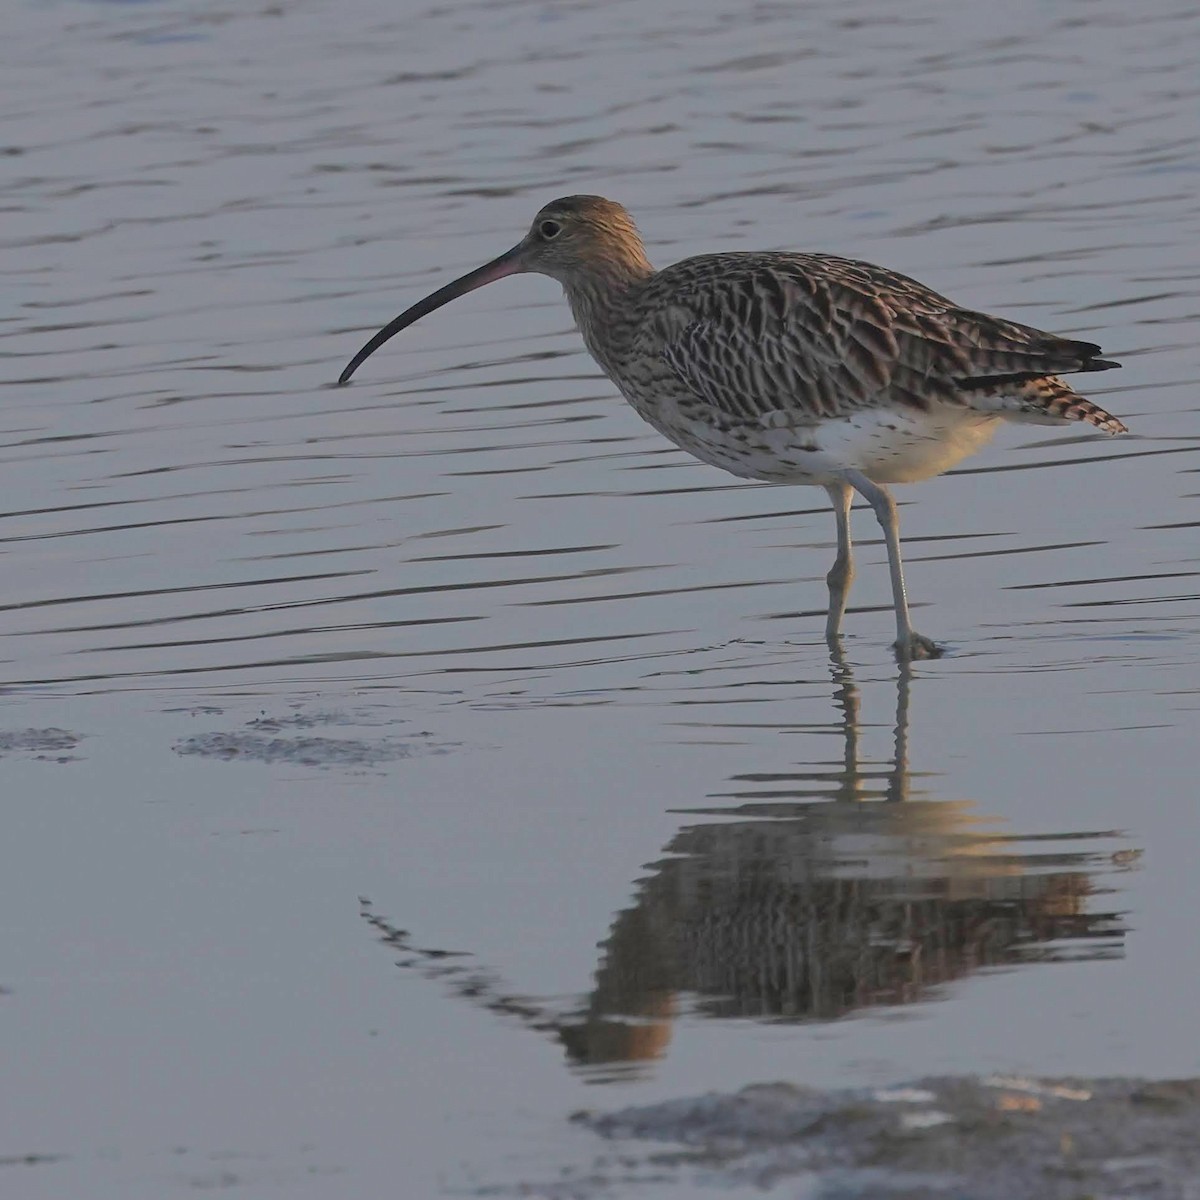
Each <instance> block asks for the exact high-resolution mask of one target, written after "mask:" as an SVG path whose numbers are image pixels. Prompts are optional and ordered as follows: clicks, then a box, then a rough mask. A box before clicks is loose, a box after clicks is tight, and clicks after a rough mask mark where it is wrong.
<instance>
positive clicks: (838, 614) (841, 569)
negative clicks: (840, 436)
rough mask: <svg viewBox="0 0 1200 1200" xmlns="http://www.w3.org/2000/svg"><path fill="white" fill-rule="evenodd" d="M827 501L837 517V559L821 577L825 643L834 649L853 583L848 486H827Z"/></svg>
mask: <svg viewBox="0 0 1200 1200" xmlns="http://www.w3.org/2000/svg"><path fill="white" fill-rule="evenodd" d="M825 490H826V491H827V492H828V493H829V499H830V500H832V501H833V511H834V515H835V516H836V517H837V539H838V548H837V558H835V559H834V560H833V566H832V567H831V568H830V570H829V574H828V575H827V576H826V577H825V580H826V582H827V583H828V584H829V616H828V617H827V618H826V621H825V640H826V641H827V642H828V643H829V645H830V646H831V647H837V640H838V635H839V634H840V633H841V629H842V617H843V616H845V613H846V600H847V599H848V598H849V595H850V584H851V583H853V582H854V555H853V552H852V551H851V548H850V502H851V501H852V500H853V499H854V489H853V488H852V487H851V486H850V485H849V484H848V483H831V484H828V485H826V488H825Z"/></svg>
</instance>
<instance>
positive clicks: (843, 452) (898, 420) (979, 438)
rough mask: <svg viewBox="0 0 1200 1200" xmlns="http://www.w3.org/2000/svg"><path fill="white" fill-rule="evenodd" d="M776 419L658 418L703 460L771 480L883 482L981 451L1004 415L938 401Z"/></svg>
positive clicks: (924, 475)
mask: <svg viewBox="0 0 1200 1200" xmlns="http://www.w3.org/2000/svg"><path fill="white" fill-rule="evenodd" d="M778 416H779V417H780V420H779V422H778V423H777V424H772V421H771V415H768V416H767V418H766V419H765V420H764V421H763V422H761V423H755V424H753V425H750V424H743V425H738V426H735V427H734V428H732V429H730V428H721V427H718V426H716V425H712V424H709V423H707V422H704V421H697V420H682V421H678V422H670V423H669V424H668V423H667V422H665V421H662V422H661V423H660V421H659V420H655V421H653V422H652V423H653V424H654V425H656V426H658V428H659V429H661V430H662V432H663V433H665V434H666V435H667V437H669V438H670V439H671V440H672V441H673V442H675V443H676V444H677V445H679V446H681V447H683V449H685V450H687V451H688V452H689V453H691V454H694V455H695V456H696V457H697V458H699V459H701V460H702V461H703V462H707V463H711V464H712V465H713V466H715V467H721V468H722V469H724V470H726V471H730V472H732V473H733V474H734V475H739V476H741V477H742V478H743V479H760V480H765V481H769V482H771V483H811V484H823V483H828V482H831V481H832V480H834V479H837V478H838V477H839V476H840V473H841V472H843V471H847V470H851V471H861V472H862V473H863V474H864V475H866V476H867V478H868V479H872V480H874V481H875V482H876V483H914V482H916V481H917V480H919V479H929V478H930V477H931V476H934V475H940V474H941V473H942V472H943V471H948V470H949V469H950V468H951V467H953V466H954V465H955V464H956V463H958V462H960V461H961V460H962V459H964V458H966V457H967V455H969V454H974V453H975V452H976V451H977V450H979V449H980V448H981V447H982V446H984V445H985V444H986V443H987V441H988V439H989V438H990V437H991V436H992V434H993V433H995V431H996V426H997V425H998V424H999V422H1000V420H1001V418H1000V417H999V416H997V415H995V414H988V413H978V412H972V411H971V410H970V409H966V408H957V407H950V406H946V405H934V406H932V408H931V409H930V411H929V412H919V411H916V410H900V409H892V408H887V409H867V410H864V411H862V412H858V413H854V414H852V415H850V416H847V417H838V418H835V419H829V420H824V421H821V422H819V423H818V424H815V425H803V426H797V425H792V424H788V423H786V422H785V420H784V419H783V414H778Z"/></svg>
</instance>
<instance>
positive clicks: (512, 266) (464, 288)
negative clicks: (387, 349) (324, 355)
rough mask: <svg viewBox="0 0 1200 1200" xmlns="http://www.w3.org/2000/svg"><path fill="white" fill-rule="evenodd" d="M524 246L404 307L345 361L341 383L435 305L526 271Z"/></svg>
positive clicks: (346, 380) (519, 246) (513, 249)
mask: <svg viewBox="0 0 1200 1200" xmlns="http://www.w3.org/2000/svg"><path fill="white" fill-rule="evenodd" d="M522 249H523V246H522V245H521V244H520V243H518V244H517V245H516V246H514V247H513V248H512V249H511V250H506V251H505V252H504V253H503V254H502V255H500V257H499V258H493V259H492V261H491V262H489V263H484V264H483V266H482V267H476V268H475V270H474V271H468V272H467V274H465V275H463V276H462V277H461V278H459V279H456V280H454V282H453V283H448V284H446V286H445V287H443V288H438V290H437V291H436V292H434V293H433V294H432V295H431V296H426V297H425V299H424V300H418V301H417V303H416V304H414V305H413V306H412V308H407V309H405V310H404V312H402V313H401V314H400V315H399V316H398V317H397V318H396V319H395V320H394V321H389V322H388V323H387V324H386V325H385V326H384V327H383V328H382V329H381V330H380V331H379V332H378V333H377V334H376V335H375V336H374V337H373V338H372V339H371V340H370V341H369V342H368V343H367V344H366V345H365V346H364V347H363V348H362V349H361V350H360V351H359V352H358V353H357V354H356V355H355V356H354V357H353V358H352V359H351V360H350V361H349V362H348V363H347V364H346V369H345V370H344V371H343V372H342V373H341V374H340V375H339V376H338V383H348V382H349V381H350V376H351V375H353V374H354V372H355V371H357V370H358V368H359V367H360V366H362V364H363V362H364V361H366V359H368V358H370V357H371V355H372V354H374V353H375V351H376V350H378V349H379V347H380V346H382V345H383V343H384V342H386V341H388V339H389V338H393V337H395V336H396V334H398V333H399V332H400V330H402V329H407V328H408V327H409V326H410V325H411V324H412V323H413V322H414V321H419V320H420V319H421V318H422V317H424V316H426V315H427V314H429V313H431V312H433V310H434V309H435V308H441V307H442V305H443V304H449V303H450V301H451V300H457V299H458V297H459V296H464V295H466V293H467V292H473V291H474V290H475V289H476V288H481V287H483V286H484V285H485V284H488V283H494V282H495V281H496V280H497V279H503V278H504V277H505V276H506V275H516V274H518V273H519V272H520V271H522V270H524V266H523V264H522V262H521V250H522Z"/></svg>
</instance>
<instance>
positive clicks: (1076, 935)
mask: <svg viewBox="0 0 1200 1200" xmlns="http://www.w3.org/2000/svg"><path fill="white" fill-rule="evenodd" d="M831 665H832V672H833V681H834V700H835V704H836V706H837V709H838V713H839V719H838V724H839V726H840V731H841V734H842V746H843V755H842V759H841V761H840V762H839V761H836V760H835V761H830V762H828V763H817V764H814V765H811V766H809V767H806V768H804V769H802V770H798V771H796V772H792V773H788V774H786V775H742V776H738V777H735V780H734V783H735V788H736V790H735V791H734V792H733V793H732V796H730V797H729V798H730V799H732V800H734V801H735V803H734V805H733V806H731V807H722V808H703V809H693V810H685V811H688V812H690V813H691V814H692V815H695V816H699V817H702V818H703V819H702V820H700V821H698V822H697V823H695V824H688V825H685V826H683V827H682V828H681V829H680V830H679V833H678V834H677V835H676V837H675V838H674V839H673V840H672V841H671V843H670V844H669V845H668V846H667V847H666V855H667V856H666V857H663V858H662V859H661V860H660V861H658V862H656V863H653V864H652V865H651V866H650V868H649V873H648V874H647V875H646V876H645V877H644V878H643V879H642V880H641V881H640V882H639V883H638V885H637V890H636V894H635V898H634V902H633V904H632V905H631V906H630V907H629V908H627V909H625V910H623V911H622V912H620V913H618V914H617V917H616V919H615V920H614V922H613V925H612V928H611V931H610V933H609V936H608V937H607V939H606V940H605V941H604V942H603V943H602V944H601V947H600V950H601V958H600V963H599V966H598V967H597V970H596V975H595V982H594V986H593V988H592V989H591V991H590V993H589V994H588V996H587V997H586V1001H585V1003H584V1004H583V1005H581V1006H580V1008H579V1009H576V1010H575V1011H574V1012H569V1013H564V1012H562V1011H561V1010H559V1011H558V1012H557V1014H556V1013H554V1012H552V1011H551V1009H552V1006H551V1005H548V1004H541V1003H538V1002H536V1001H531V1000H528V999H523V998H516V997H513V996H512V995H506V993H505V990H504V989H503V988H502V987H501V986H500V985H499V983H498V981H497V980H496V979H495V978H494V977H493V976H491V975H490V973H488V972H486V971H482V970H478V969H475V968H474V967H471V966H467V965H465V964H462V963H446V962H437V961H434V960H432V959H431V958H430V956H431V955H434V954H436V952H434V951H428V950H419V949H417V948H415V947H414V946H413V945H412V944H411V943H410V942H409V941H408V938H407V935H406V934H403V933H401V932H400V931H397V930H395V929H393V928H392V927H391V926H389V925H388V924H387V922H385V921H383V920H382V919H381V918H380V917H378V916H376V915H375V914H374V913H373V912H372V911H371V910H370V909H369V907H368V908H367V909H366V910H365V915H366V916H367V919H368V920H370V921H371V922H372V924H374V925H375V926H376V927H377V928H378V929H379V930H380V931H381V932H382V933H383V934H384V935H385V940H387V941H389V942H391V943H392V944H393V945H396V946H398V947H400V948H402V949H403V950H404V951H406V953H407V955H408V958H407V959H406V960H402V961H403V965H406V966H409V967H418V968H420V969H422V970H424V971H425V972H426V973H428V974H435V975H438V976H443V977H447V978H448V981H449V982H451V983H452V984H453V986H454V987H455V990H457V991H458V992H459V993H460V994H463V995H465V996H469V997H470V998H472V999H473V1000H475V1001H476V1002H478V1003H481V1004H483V1005H485V1006H486V1007H489V1008H492V1009H494V1010H496V1011H499V1012H503V1013H506V1014H508V1015H510V1016H516V1017H518V1018H519V1019H521V1020H522V1021H523V1022H524V1023H526V1024H529V1025H531V1026H533V1027H535V1028H537V1029H540V1030H543V1031H544V1032H546V1033H550V1034H553V1035H555V1036H557V1037H558V1038H559V1039H560V1040H561V1042H562V1043H563V1045H564V1046H565V1047H566V1050H567V1054H568V1056H569V1058H570V1060H571V1062H572V1063H573V1064H575V1065H577V1066H580V1067H584V1068H589V1069H590V1070H591V1071H592V1072H593V1073H595V1075H596V1077H597V1078H601V1079H602V1078H604V1077H605V1073H606V1072H605V1071H604V1070H598V1069H599V1068H606V1069H607V1073H609V1074H611V1073H612V1071H613V1068H616V1067H618V1065H619V1064H624V1065H625V1071H626V1072H627V1071H628V1070H629V1069H631V1068H632V1069H636V1067H637V1065H638V1064H643V1065H644V1064H646V1063H648V1062H651V1061H653V1060H654V1059H656V1058H659V1057H661V1056H662V1055H663V1054H664V1053H665V1052H666V1049H667V1046H668V1044H669V1041H670V1038H671V1031H672V1027H673V1024H674V1022H675V1020H676V1019H677V1017H678V1016H679V1015H680V1013H681V1012H684V1011H687V1012H692V1013H699V1014H703V1015H707V1016H712V1017H741V1018H757V1019H760V1020H763V1019H765V1020H772V1021H814V1020H817V1021H820V1020H833V1019H836V1018H838V1017H840V1016H843V1015H845V1014H846V1013H849V1012H851V1011H853V1010H855V1009H859V1008H863V1007H866V1006H870V1005H895V1004H904V1003H909V1002H912V1001H916V1000H921V999H925V998H929V997H930V995H931V990H932V989H935V988H937V987H938V985H940V984H944V983H946V982H947V981H950V980H953V979H957V978H959V977H961V976H963V975H966V974H968V973H969V972H971V971H973V970H975V969H977V968H981V967H989V966H997V965H1001V964H1015V963H1027V962H1033V961H1038V962H1057V961H1064V960H1068V959H1069V960H1078V959H1081V958H1091V959H1100V958H1109V957H1115V956H1118V955H1120V953H1121V952H1122V943H1123V936H1124V929H1123V926H1122V923H1121V917H1120V914H1119V913H1117V912H1115V911H1111V910H1108V909H1106V908H1105V907H1104V905H1103V903H1099V904H1098V903H1097V898H1098V897H1100V896H1101V895H1102V894H1104V893H1105V892H1106V891H1107V889H1105V888H1103V887H1102V886H1100V885H1099V884H1098V883H1097V882H1096V877H1097V875H1098V874H1099V873H1100V872H1101V871H1103V870H1105V869H1109V870H1111V869H1113V868H1114V866H1119V865H1121V864H1122V863H1124V862H1127V861H1128V860H1129V859H1130V858H1132V857H1134V856H1135V854H1136V852H1133V851H1129V850H1127V849H1118V848H1117V846H1116V845H1114V843H1113V841H1112V840H1111V839H1114V838H1116V837H1118V834H1117V832H1116V831H1089V832H1072V833H1063V834H1055V835H1039V836H1036V837H1021V836H1017V835H1013V834H1012V833H1009V832H1007V831H1004V830H1002V829H1000V828H999V827H998V824H997V823H995V822H988V821H987V820H985V819H984V818H982V817H980V816H979V815H978V814H976V813H975V811H974V805H973V804H972V803H971V802H969V801H936V800H929V799H926V798H924V795H923V793H921V792H920V791H919V790H917V789H914V788H913V777H912V776H911V775H910V772H909V770H908V710H909V700H910V691H911V685H912V678H911V673H910V669H909V668H908V667H907V666H905V665H902V666H901V667H900V668H899V675H898V678H897V690H896V719H895V727H894V750H893V753H892V755H891V758H890V760H889V761H887V762H886V764H882V765H876V766H872V765H871V764H869V763H863V762H861V761H860V756H859V737H860V722H859V707H860V696H859V692H858V688H857V686H856V684H855V682H854V677H853V674H852V672H851V669H850V667H849V665H848V664H847V663H846V661H845V660H844V658H843V657H842V656H841V654H840V653H839V652H837V651H836V650H835V653H834V654H833V656H832V659H831ZM918 782H919V781H918ZM1114 851H1115V852H1114Z"/></svg>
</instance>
